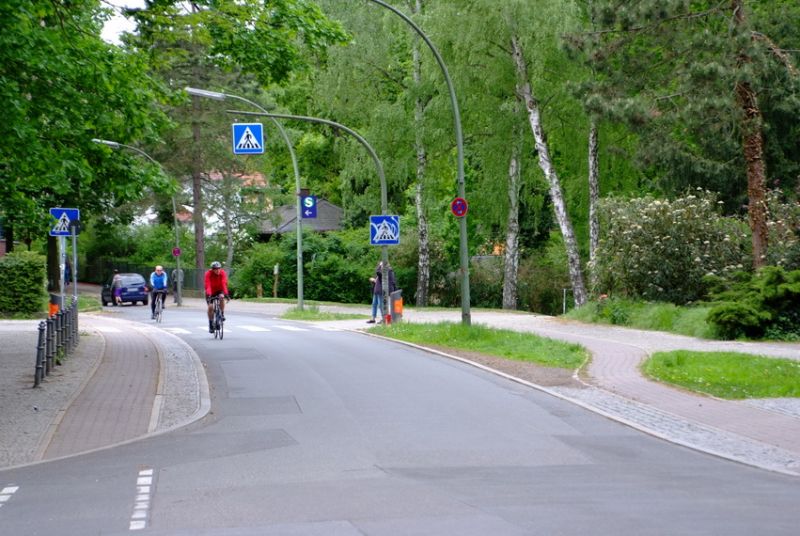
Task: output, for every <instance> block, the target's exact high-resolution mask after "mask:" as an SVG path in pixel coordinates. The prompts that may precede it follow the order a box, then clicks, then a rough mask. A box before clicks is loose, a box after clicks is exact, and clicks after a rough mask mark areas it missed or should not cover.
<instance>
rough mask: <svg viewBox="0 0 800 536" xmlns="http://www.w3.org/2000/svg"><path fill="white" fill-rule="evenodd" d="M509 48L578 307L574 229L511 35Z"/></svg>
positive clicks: (581, 292) (581, 294)
mask: <svg viewBox="0 0 800 536" xmlns="http://www.w3.org/2000/svg"><path fill="white" fill-rule="evenodd" d="M511 48H512V56H513V58H514V63H515V65H516V68H517V76H518V78H519V80H520V88H521V91H522V95H521V98H522V99H523V101H524V102H525V107H526V108H527V110H528V121H529V123H530V125H531V130H532V131H533V137H534V139H535V140H536V150H537V152H538V153H539V167H541V169H542V172H544V175H545V177H547V182H548V183H549V185H550V197H551V198H552V201H553V209H554V210H555V213H556V219H557V220H558V225H559V227H560V229H561V235H562V236H563V238H564V246H565V247H566V249H567V260H568V268H569V278H570V281H571V282H572V295H573V299H574V302H575V306H576V307H579V306H581V305H583V304H585V303H586V300H587V296H586V285H585V284H584V281H583V273H582V272H581V257H580V252H579V251H578V243H577V241H576V240H575V231H573V229H572V223H571V222H570V219H569V215H568V214H567V206H566V204H565V203H564V194H563V193H562V191H561V182H560V181H559V179H558V174H557V173H556V170H555V168H554V167H553V163H552V161H551V160H550V151H549V149H548V146H547V138H546V136H545V133H544V130H543V129H542V120H541V115H540V112H539V103H538V102H537V101H536V98H535V97H534V95H533V89H532V88H531V85H530V82H529V81H528V67H527V65H526V64H525V59H524V56H523V53H522V47H521V45H520V44H519V40H518V39H517V37H516V36H512V37H511Z"/></svg>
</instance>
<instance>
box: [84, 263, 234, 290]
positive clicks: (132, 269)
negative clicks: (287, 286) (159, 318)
mask: <svg viewBox="0 0 800 536" xmlns="http://www.w3.org/2000/svg"><path fill="white" fill-rule="evenodd" d="M163 266H164V271H165V272H166V273H167V275H168V276H169V278H170V286H171V285H172V270H173V269H175V268H176V266H175V265H170V264H164V265H163ZM153 268H155V266H153V265H145V264H137V263H132V262H126V261H120V260H118V259H108V258H97V259H93V260H91V261H87V262H86V263H84V265H82V266H81V267H80V273H79V277H78V279H79V280H80V281H82V282H85V283H97V284H99V285H104V284H107V283H110V282H111V278H112V277H113V276H114V270H119V272H120V273H135V274H141V275H142V276H143V277H144V278H145V280H147V279H149V277H150V274H151V273H152V272H153ZM181 270H183V284H182V285H181V286H182V288H183V289H184V290H202V289H203V277H204V276H205V270H197V269H195V268H186V267H184V266H183V263H181ZM225 271H226V272H227V273H228V277H230V276H231V275H232V270H231V269H230V268H226V269H225Z"/></svg>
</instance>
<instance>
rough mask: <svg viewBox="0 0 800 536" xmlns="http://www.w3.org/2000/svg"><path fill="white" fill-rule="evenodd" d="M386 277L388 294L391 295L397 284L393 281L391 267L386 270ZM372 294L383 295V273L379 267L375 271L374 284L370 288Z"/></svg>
mask: <svg viewBox="0 0 800 536" xmlns="http://www.w3.org/2000/svg"><path fill="white" fill-rule="evenodd" d="M386 275H388V276H389V293H390V294H391V293H392V292H394V291H395V290H397V282H396V281H395V279H394V270H392V267H391V266H389V267H388V268H386ZM372 293H373V294H381V293H383V273H382V270H381V267H380V266H378V267H377V268H376V269H375V284H374V285H373V287H372Z"/></svg>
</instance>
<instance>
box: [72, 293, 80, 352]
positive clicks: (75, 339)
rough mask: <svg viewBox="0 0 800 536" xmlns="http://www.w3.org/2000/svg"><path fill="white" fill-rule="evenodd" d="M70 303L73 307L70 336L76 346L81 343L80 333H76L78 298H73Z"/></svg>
mask: <svg viewBox="0 0 800 536" xmlns="http://www.w3.org/2000/svg"><path fill="white" fill-rule="evenodd" d="M72 303H73V305H74V307H73V312H72V314H73V319H72V329H73V331H74V332H73V334H72V340H73V342H74V343H75V346H78V343H79V342H81V335H80V332H79V331H78V298H74V299H73V300H72Z"/></svg>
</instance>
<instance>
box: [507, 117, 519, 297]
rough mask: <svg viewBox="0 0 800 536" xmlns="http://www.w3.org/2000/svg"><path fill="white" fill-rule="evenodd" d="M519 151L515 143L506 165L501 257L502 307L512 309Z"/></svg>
mask: <svg viewBox="0 0 800 536" xmlns="http://www.w3.org/2000/svg"><path fill="white" fill-rule="evenodd" d="M515 130H516V129H515ZM520 152H521V150H520V147H519V145H517V144H515V145H514V148H513V149H512V152H511V161H510V162H509V165H508V221H507V224H506V250H505V253H504V258H503V309H512V310H513V309H516V308H517V281H518V274H519V192H520V188H521V184H520V183H521V182H522V181H521V171H520Z"/></svg>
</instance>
